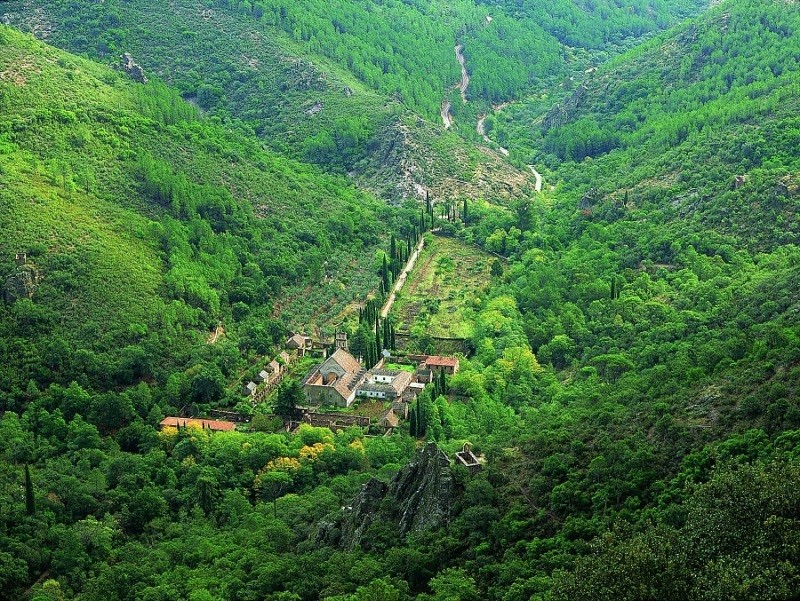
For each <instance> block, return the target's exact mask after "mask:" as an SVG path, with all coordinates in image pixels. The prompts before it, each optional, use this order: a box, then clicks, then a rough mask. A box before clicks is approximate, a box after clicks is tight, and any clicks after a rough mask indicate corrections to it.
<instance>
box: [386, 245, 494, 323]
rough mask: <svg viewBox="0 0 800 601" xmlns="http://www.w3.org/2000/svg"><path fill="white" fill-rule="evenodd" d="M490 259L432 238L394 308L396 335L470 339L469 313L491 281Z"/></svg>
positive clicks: (476, 250) (478, 251) (473, 249)
mask: <svg viewBox="0 0 800 601" xmlns="http://www.w3.org/2000/svg"><path fill="white" fill-rule="evenodd" d="M494 260H495V259H494V258H493V257H492V256H491V255H489V254H487V253H486V252H484V251H482V250H481V249H479V248H477V247H475V246H471V245H469V244H466V243H464V242H462V241H461V240H458V239H455V238H444V237H437V236H431V239H430V241H429V243H426V245H425V249H424V250H423V251H422V255H421V256H420V258H419V261H418V263H417V266H416V268H415V269H414V271H413V272H412V273H411V275H410V277H409V280H408V282H407V284H406V286H405V288H403V291H402V292H401V293H400V294H399V295H398V298H397V302H396V303H395V306H394V310H393V314H394V316H395V319H397V321H398V324H399V328H398V330H399V331H402V332H411V333H412V334H414V333H425V334H427V335H429V336H434V337H437V336H440V337H448V338H468V337H470V336H471V335H472V323H473V317H474V310H475V309H474V308H475V307H476V305H477V302H478V299H479V298H480V296H481V294H482V293H483V290H484V289H485V288H486V287H487V286H488V284H489V282H490V280H491V277H492V276H491V275H490V270H491V265H492V262H493V261H494Z"/></svg>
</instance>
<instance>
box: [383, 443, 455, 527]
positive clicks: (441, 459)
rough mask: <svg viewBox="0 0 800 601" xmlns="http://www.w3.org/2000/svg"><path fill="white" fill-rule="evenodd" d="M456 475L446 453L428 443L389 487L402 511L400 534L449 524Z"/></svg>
mask: <svg viewBox="0 0 800 601" xmlns="http://www.w3.org/2000/svg"><path fill="white" fill-rule="evenodd" d="M452 493H453V474H452V472H451V471H450V461H449V460H448V459H447V455H445V454H444V451H442V450H441V449H439V447H438V446H436V443H434V442H429V443H428V444H427V445H425V448H424V449H422V451H420V452H419V453H418V454H417V456H416V457H415V458H414V460H413V461H412V462H411V463H409V464H408V465H407V466H405V467H404V468H403V469H402V470H400V472H399V473H398V474H397V476H395V477H394V479H393V480H392V482H391V483H390V484H389V495H391V496H392V497H394V498H395V499H396V500H397V506H398V509H400V510H401V514H400V522H399V529H400V534H401V535H402V534H406V533H407V532H411V531H417V530H427V529H430V528H437V527H439V526H443V525H444V524H446V523H447V522H449V521H450V502H451V500H452Z"/></svg>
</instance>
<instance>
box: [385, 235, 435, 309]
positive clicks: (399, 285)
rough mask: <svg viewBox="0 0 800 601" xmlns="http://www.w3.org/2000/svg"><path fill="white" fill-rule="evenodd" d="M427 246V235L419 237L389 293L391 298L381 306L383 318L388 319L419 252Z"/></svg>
mask: <svg viewBox="0 0 800 601" xmlns="http://www.w3.org/2000/svg"><path fill="white" fill-rule="evenodd" d="M424 246H425V237H424V236H423V237H422V238H420V239H419V244H417V247H416V248H415V249H414V252H413V253H411V256H410V257H409V258H408V262H407V263H406V266H405V267H403V271H401V272H400V275H399V276H397V280H396V281H395V283H394V286H392V293H391V294H390V295H389V298H387V299H386V303H384V305H383V307H382V308H381V319H386V316H387V315H389V311H391V310H392V305H393V304H394V299H395V298H396V297H397V293H398V292H400V290H402V289H403V285H404V284H405V283H406V279H408V274H409V273H411V270H412V269H414V264H415V263H416V262H417V257H419V253H420V252H421V251H422V248H423V247H424Z"/></svg>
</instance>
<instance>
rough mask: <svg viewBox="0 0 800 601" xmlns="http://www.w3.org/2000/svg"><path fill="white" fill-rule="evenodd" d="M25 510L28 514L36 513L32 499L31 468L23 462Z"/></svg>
mask: <svg viewBox="0 0 800 601" xmlns="http://www.w3.org/2000/svg"><path fill="white" fill-rule="evenodd" d="M25 511H26V512H27V513H28V515H33V514H34V513H36V502H35V501H34V499H33V481H32V480H31V470H30V468H29V467H28V464H27V463H26V464H25Z"/></svg>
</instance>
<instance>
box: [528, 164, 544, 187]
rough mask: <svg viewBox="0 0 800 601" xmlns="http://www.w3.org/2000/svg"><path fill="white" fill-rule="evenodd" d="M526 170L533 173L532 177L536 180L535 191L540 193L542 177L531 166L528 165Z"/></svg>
mask: <svg viewBox="0 0 800 601" xmlns="http://www.w3.org/2000/svg"><path fill="white" fill-rule="evenodd" d="M528 169H530V170H531V171H532V172H533V177H535V178H536V191H537V192H541V191H542V175H541V174H540V173H539V172H538V171H536V168H535V167H534V166H533V165H528Z"/></svg>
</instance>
